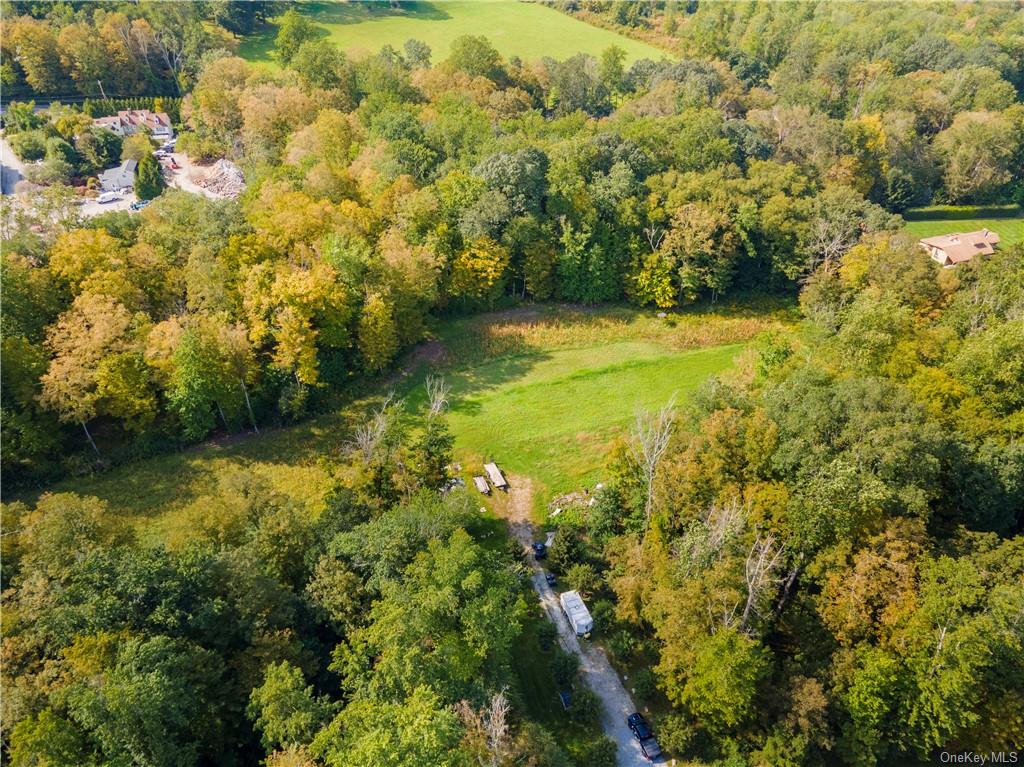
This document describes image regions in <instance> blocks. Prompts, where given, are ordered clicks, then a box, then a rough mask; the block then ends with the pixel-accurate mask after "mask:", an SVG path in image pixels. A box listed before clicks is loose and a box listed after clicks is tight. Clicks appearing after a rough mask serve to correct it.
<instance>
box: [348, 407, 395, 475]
mask: <svg viewBox="0 0 1024 767" xmlns="http://www.w3.org/2000/svg"><path fill="white" fill-rule="evenodd" d="M393 398H394V393H391V394H388V396H387V399H385V400H384V404H383V405H381V406H380V408H379V409H378V410H377V411H376V412H375V413H374V414H373V415H372V416H370V418H368V419H367V420H366V422H365V423H363V424H361V425H360V426H357V427H356V430H355V433H354V434H353V435H352V440H351V442H350V443H349V444H350V446H351V448H352V451H353V452H356V453H358V454H359V455H360V456H361V457H362V459H363V460H364V461H365V462H366V463H370V462H371V461H372V460H373V459H374V456H376V455H377V452H378V450H379V449H380V447H381V446H382V445H383V444H384V442H385V437H386V436H387V433H388V430H389V428H390V426H391V405H392V399H393Z"/></svg>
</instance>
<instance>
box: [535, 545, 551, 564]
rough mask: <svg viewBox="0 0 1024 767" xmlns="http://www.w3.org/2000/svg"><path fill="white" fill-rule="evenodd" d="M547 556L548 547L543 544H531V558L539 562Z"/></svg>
mask: <svg viewBox="0 0 1024 767" xmlns="http://www.w3.org/2000/svg"><path fill="white" fill-rule="evenodd" d="M547 555H548V547H547V546H545V545H544V544H543V543H535V544H533V558H534V559H537V560H540V559H545V558H546V557H547Z"/></svg>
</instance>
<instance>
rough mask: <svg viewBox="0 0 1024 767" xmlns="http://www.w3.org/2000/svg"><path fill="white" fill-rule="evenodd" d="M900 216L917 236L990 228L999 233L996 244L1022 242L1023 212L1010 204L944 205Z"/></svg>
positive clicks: (1023, 233) (909, 229)
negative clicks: (998, 242)
mask: <svg viewBox="0 0 1024 767" xmlns="http://www.w3.org/2000/svg"><path fill="white" fill-rule="evenodd" d="M903 217H904V218H905V219H906V221H907V226H906V229H907V231H908V232H910V233H911V234H912V235H913V236H914V237H918V238H922V237H934V236H936V235H942V234H952V233H953V232H974V231H977V230H979V229H991V230H992V231H993V232H995V233H996V234H998V235H999V238H1000V244H1001V245H1003V246H1008V245H1013V244H1014V243H1018V242H1022V241H1024V211H1022V210H1021V209H1020V208H1018V207H1016V206H1013V205H1010V206H998V207H974V206H947V205H944V206H935V207H931V208H918V209H916V210H910V211H907V212H906V213H905V214H904V216H903Z"/></svg>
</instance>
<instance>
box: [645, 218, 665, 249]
mask: <svg viewBox="0 0 1024 767" xmlns="http://www.w3.org/2000/svg"><path fill="white" fill-rule="evenodd" d="M644 234H645V235H646V236H647V244H648V245H649V246H650V248H651V253H654V252H655V251H657V250H658V248H660V247H661V241H662V240H664V239H665V230H664V229H662V228H661V227H660V226H654V225H653V224H652V225H651V226H648V227H644Z"/></svg>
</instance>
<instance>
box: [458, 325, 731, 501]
mask: <svg viewBox="0 0 1024 767" xmlns="http://www.w3.org/2000/svg"><path fill="white" fill-rule="evenodd" d="M741 348H742V346H741V345H724V346H715V347H711V348H709V349H697V350H693V351H687V352H671V351H666V350H665V349H664V348H663V347H660V346H658V345H656V344H652V343H643V342H621V343H615V344H608V345H604V346H599V347H596V348H595V347H587V348H582V349H566V350H558V351H554V352H550V353H547V354H544V355H539V358H537V359H531V358H530V357H515V358H512V359H511V360H497V361H494V362H489V363H486V364H483V365H480V366H478V367H475V368H472V369H470V370H468V371H462V372H458V373H455V374H453V375H452V376H450V377H449V380H450V383H451V384H452V394H453V397H452V409H451V424H452V430H453V431H454V433H455V435H456V450H457V452H458V453H459V454H460V455H461V456H462V457H464V458H476V459H480V458H484V459H487V460H495V461H497V462H498V463H499V464H501V465H502V466H503V467H505V468H506V469H507V470H509V471H512V472H514V473H517V474H525V475H528V476H530V477H531V478H533V479H534V480H536V481H539V482H540V483H541V485H542V486H543V487H544V488H545V489H546V490H547V491H549V492H552V493H555V492H565V491H569V490H572V489H574V488H576V487H578V486H579V485H580V484H584V483H592V482H594V481H596V480H597V474H598V472H599V470H600V469H601V466H602V462H603V460H604V457H605V455H606V454H607V450H608V447H609V443H610V442H611V441H612V440H613V439H615V438H616V437H617V436H619V435H620V434H622V433H623V432H624V431H625V430H626V429H628V428H629V426H630V424H631V423H632V421H633V420H634V417H635V415H636V413H637V412H638V411H639V410H645V409H653V408H658V407H661V406H662V405H664V404H665V403H666V402H668V401H669V399H670V398H672V397H673V396H675V397H676V400H677V401H678V402H684V401H685V399H686V395H687V394H689V393H690V392H692V391H693V390H694V389H695V388H697V386H699V385H700V384H701V383H702V382H703V381H704V380H705V379H707V378H708V377H709V376H711V375H714V374H715V373H719V372H721V371H722V370H724V369H725V368H727V367H728V366H729V364H730V363H731V361H732V359H733V357H735V356H736V354H738V353H739V352H740V350H741Z"/></svg>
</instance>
